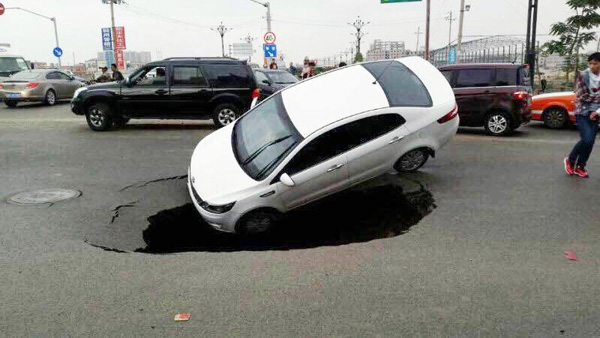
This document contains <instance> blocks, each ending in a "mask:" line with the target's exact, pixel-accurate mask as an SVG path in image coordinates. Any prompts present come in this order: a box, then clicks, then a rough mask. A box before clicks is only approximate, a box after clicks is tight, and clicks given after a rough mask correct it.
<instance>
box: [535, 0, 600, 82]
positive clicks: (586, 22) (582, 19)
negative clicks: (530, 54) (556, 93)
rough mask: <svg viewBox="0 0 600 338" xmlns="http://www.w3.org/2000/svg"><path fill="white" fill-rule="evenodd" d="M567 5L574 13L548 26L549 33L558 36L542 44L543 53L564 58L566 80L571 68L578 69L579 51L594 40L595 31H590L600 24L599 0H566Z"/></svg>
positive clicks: (575, 70)
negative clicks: (562, 20)
mask: <svg viewBox="0 0 600 338" xmlns="http://www.w3.org/2000/svg"><path fill="white" fill-rule="evenodd" d="M567 5H568V6H569V7H570V8H571V9H572V10H573V11H575V15H573V16H571V17H569V18H567V20H566V21H565V22H557V23H555V24H553V25H552V27H551V28H550V34H552V35H554V36H558V40H552V41H549V42H547V43H545V44H544V45H543V46H542V49H543V52H544V53H545V54H554V53H556V54H559V55H561V56H564V57H565V58H566V66H567V67H568V69H567V71H566V73H567V80H568V79H569V73H570V71H571V70H573V71H574V72H577V70H578V69H579V67H580V65H579V55H580V54H579V53H580V51H581V50H582V49H583V48H584V47H585V46H586V45H587V44H589V43H590V42H592V41H595V40H596V33H594V32H590V30H591V29H594V28H595V27H597V26H600V14H598V13H597V10H598V9H600V0H567Z"/></svg>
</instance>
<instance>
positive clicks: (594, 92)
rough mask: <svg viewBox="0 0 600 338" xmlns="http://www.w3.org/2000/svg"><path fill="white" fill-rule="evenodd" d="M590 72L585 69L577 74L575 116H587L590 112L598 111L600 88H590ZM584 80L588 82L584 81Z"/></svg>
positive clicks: (599, 106)
mask: <svg viewBox="0 0 600 338" xmlns="http://www.w3.org/2000/svg"><path fill="white" fill-rule="evenodd" d="M591 75H592V74H591V72H590V70H589V69H586V70H584V71H582V72H580V73H578V74H577V81H576V85H575V96H576V97H577V98H576V99H575V103H576V104H575V106H576V108H575V115H585V116H588V115H589V114H590V112H591V111H595V110H598V109H600V86H593V87H590V82H595V81H589V79H590V77H591ZM586 79H587V80H588V81H586Z"/></svg>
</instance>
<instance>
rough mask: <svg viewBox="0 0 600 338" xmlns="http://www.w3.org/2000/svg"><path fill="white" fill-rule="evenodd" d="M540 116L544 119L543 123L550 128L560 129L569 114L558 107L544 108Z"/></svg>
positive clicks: (566, 121) (564, 124) (565, 122)
mask: <svg viewBox="0 0 600 338" xmlns="http://www.w3.org/2000/svg"><path fill="white" fill-rule="evenodd" d="M542 117H543V119H544V125H545V126H546V127H547V128H550V129H562V128H564V127H565V126H566V125H567V123H568V121H569V114H568V113H567V111H566V110H564V109H563V108H560V107H551V108H548V109H546V111H545V112H544V114H543V115H542Z"/></svg>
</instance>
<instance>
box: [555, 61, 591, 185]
mask: <svg viewBox="0 0 600 338" xmlns="http://www.w3.org/2000/svg"><path fill="white" fill-rule="evenodd" d="M575 95H576V99H575V102H576V108H575V117H576V121H577V129H578V130H579V135H580V136H581V140H580V141H579V142H577V144H576V145H575V147H573V150H572V151H571V154H570V155H569V156H568V157H566V158H565V159H564V164H565V172H566V173H567V174H568V175H577V176H579V177H583V178H587V177H588V176H589V175H588V172H587V170H586V169H585V166H586V165H587V161H588V159H589V157H590V154H591V153H592V149H593V148H594V142H595V141H596V133H597V132H598V120H599V118H600V53H593V54H592V55H590V56H589V58H588V69H586V70H584V71H582V72H580V73H579V74H577V80H576V85H575Z"/></svg>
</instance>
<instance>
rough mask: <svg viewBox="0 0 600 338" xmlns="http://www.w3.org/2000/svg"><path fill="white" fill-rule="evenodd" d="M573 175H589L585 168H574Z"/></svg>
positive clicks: (584, 176) (586, 176)
mask: <svg viewBox="0 0 600 338" xmlns="http://www.w3.org/2000/svg"><path fill="white" fill-rule="evenodd" d="M575 175H577V176H579V177H581V178H588V177H589V176H590V175H588V172H587V170H585V169H584V168H576V169H575Z"/></svg>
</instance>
